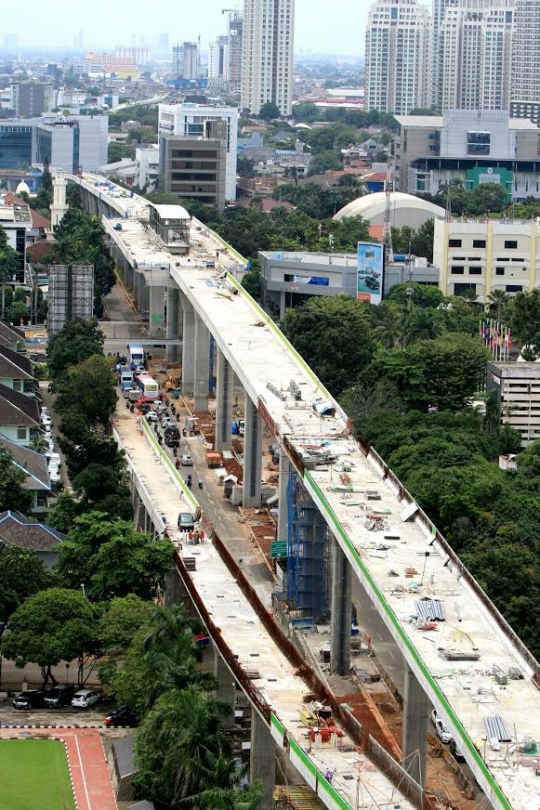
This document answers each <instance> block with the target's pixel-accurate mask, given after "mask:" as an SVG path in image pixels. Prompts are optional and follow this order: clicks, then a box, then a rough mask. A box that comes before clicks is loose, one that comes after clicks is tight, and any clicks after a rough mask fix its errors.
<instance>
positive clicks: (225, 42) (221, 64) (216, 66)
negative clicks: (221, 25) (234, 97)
mask: <svg viewBox="0 0 540 810" xmlns="http://www.w3.org/2000/svg"><path fill="white" fill-rule="evenodd" d="M228 80H229V38H228V37H226V36H223V37H218V38H217V39H216V40H214V42H211V43H210V45H209V46H208V86H209V87H210V88H211V89H216V90H218V89H223V88H224V87H226V85H227V83H228Z"/></svg>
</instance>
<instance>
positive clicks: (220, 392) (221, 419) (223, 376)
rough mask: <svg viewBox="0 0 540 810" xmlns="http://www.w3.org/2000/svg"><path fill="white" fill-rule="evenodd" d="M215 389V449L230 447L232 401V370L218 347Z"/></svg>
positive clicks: (219, 450)
mask: <svg viewBox="0 0 540 810" xmlns="http://www.w3.org/2000/svg"><path fill="white" fill-rule="evenodd" d="M216 382H217V386H216V387H217V390H216V450H217V451H218V452H219V453H221V451H222V450H230V449H231V418H232V403H233V371H232V368H231V364H230V363H229V361H228V360H227V358H226V357H225V355H224V354H223V352H221V351H220V350H219V349H218V352H217V381H216Z"/></svg>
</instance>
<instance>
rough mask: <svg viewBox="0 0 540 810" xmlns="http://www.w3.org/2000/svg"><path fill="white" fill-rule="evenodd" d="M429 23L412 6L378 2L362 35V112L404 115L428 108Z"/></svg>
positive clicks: (406, 0) (408, 0)
mask: <svg viewBox="0 0 540 810" xmlns="http://www.w3.org/2000/svg"><path fill="white" fill-rule="evenodd" d="M431 52H432V34H431V18H430V15H429V12H428V10H427V8H426V7H425V6H423V5H420V4H419V3H418V2H417V0H377V2H375V3H373V5H372V6H371V9H370V12H369V18H368V26H367V29H366V62H365V101H366V109H368V110H379V111H380V112H388V113H396V114H399V115H401V114H406V113H408V112H410V111H411V110H412V109H414V108H415V107H429V106H430V103H431V79H430V77H431Z"/></svg>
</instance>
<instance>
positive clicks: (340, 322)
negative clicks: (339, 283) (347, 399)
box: [283, 295, 373, 396]
mask: <svg viewBox="0 0 540 810" xmlns="http://www.w3.org/2000/svg"><path fill="white" fill-rule="evenodd" d="M283 331H284V333H285V335H286V336H287V337H288V338H289V340H290V341H291V343H292V344H293V346H294V347H295V349H297V350H298V351H299V352H300V354H301V355H302V357H303V358H304V359H305V360H306V361H307V362H308V363H309V365H310V366H311V368H312V369H313V370H314V372H315V373H316V374H317V376H318V377H319V379H320V380H321V381H322V382H323V383H324V384H325V385H326V386H327V387H328V388H329V389H330V391H331V393H332V394H333V395H334V396H339V395H340V394H342V392H343V391H344V390H345V389H346V388H347V387H348V386H349V385H351V383H352V382H353V381H354V380H355V379H356V377H357V376H358V374H359V372H360V371H361V370H362V369H363V368H364V367H365V366H366V365H368V364H369V362H370V361H371V359H372V356H373V333H372V329H371V324H370V319H369V315H368V310H367V308H366V307H365V305H364V304H362V303H360V302H359V301H356V300H355V299H354V298H350V297H349V296H346V295H337V296H332V297H328V298H326V297H320V298H311V299H310V300H309V301H308V302H307V303H306V304H303V305H302V306H301V307H298V308H297V309H294V310H287V312H286V314H285V318H284V320H283Z"/></svg>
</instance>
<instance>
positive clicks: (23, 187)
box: [15, 180, 30, 194]
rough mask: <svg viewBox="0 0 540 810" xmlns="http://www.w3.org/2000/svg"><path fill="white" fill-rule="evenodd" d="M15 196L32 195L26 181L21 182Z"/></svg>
mask: <svg viewBox="0 0 540 810" xmlns="http://www.w3.org/2000/svg"><path fill="white" fill-rule="evenodd" d="M15 194H30V188H29V186H28V184H27V183H25V182H24V180H21V182H20V183H19V185H18V186H17V188H16V189H15Z"/></svg>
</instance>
